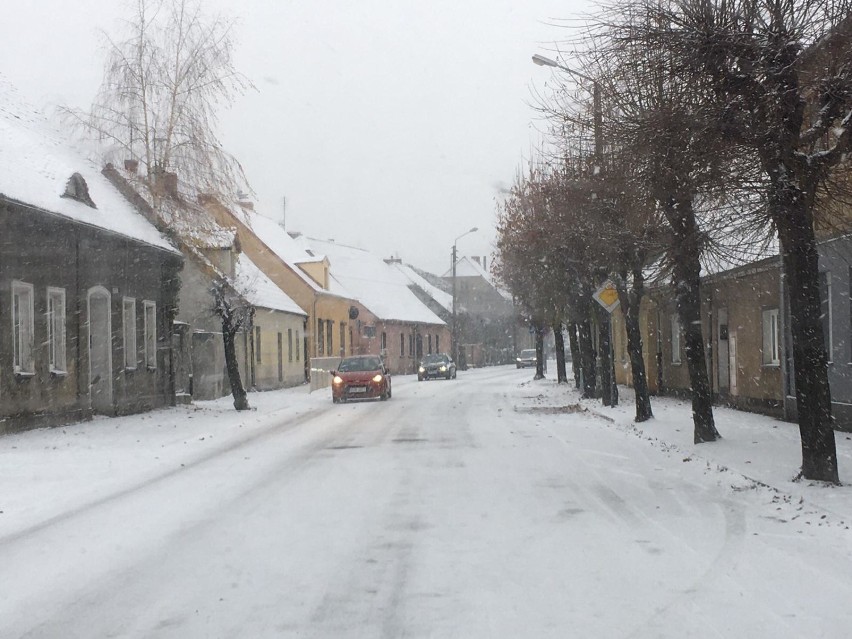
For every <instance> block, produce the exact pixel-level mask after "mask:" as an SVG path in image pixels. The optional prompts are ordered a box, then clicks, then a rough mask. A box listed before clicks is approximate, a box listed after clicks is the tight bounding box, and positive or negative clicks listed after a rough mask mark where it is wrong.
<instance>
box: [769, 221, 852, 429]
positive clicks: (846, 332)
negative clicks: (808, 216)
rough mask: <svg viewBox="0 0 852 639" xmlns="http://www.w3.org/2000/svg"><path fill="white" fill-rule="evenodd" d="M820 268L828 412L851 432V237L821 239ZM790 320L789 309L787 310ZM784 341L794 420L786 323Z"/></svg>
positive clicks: (788, 399)
mask: <svg viewBox="0 0 852 639" xmlns="http://www.w3.org/2000/svg"><path fill="white" fill-rule="evenodd" d="M817 250H818V252H819V269H820V272H821V273H823V274H824V277H825V278H826V282H828V283H830V287H829V290H828V292H827V293H828V295H827V297H828V300H827V301H828V304H827V306H825V307H824V308H826V309H827V310H828V309H830V310H828V312H829V317H828V319H827V321H826V323H825V324H824V325H828V326H830V336H829V338H828V339H827V342H828V343H827V344H826V350H827V351H828V359H829V363H828V381H829V384H830V385H831V411H832V415H833V416H834V420H835V427H836V428H837V429H838V430H842V431H846V432H852V302H850V300H852V236H849V235H846V236H841V237H837V238H834V239H831V240H826V241H823V242H821V243H820V244H819V245H818V246H817ZM786 318H787V320H788V322H789V309H787V310H786ZM785 340H786V343H787V345H788V354H787V363H788V367H789V371H790V372H789V374H788V376H787V388H786V397H785V399H786V404H787V413H788V416H789V417H790V418H791V419H796V397H795V395H796V390H795V374H794V369H793V357H792V350H791V349H790V340H791V337H790V331H789V324H787V327H786V331H785Z"/></svg>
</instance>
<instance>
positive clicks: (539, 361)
mask: <svg viewBox="0 0 852 639" xmlns="http://www.w3.org/2000/svg"><path fill="white" fill-rule="evenodd" d="M544 326H545V325H544V323H543V322H534V323H533V327H534V329H535V377H534V378H533V379H544Z"/></svg>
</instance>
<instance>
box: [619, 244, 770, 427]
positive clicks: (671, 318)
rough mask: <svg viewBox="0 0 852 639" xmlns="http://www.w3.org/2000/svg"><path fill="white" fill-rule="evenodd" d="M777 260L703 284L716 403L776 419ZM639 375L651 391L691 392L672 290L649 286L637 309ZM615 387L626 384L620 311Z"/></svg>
mask: <svg viewBox="0 0 852 639" xmlns="http://www.w3.org/2000/svg"><path fill="white" fill-rule="evenodd" d="M781 295H782V291H781V269H780V258H779V257H778V255H777V254H776V255H768V256H767V257H764V258H762V259H759V260H755V261H751V262H746V263H745V264H741V265H738V266H734V267H731V268H725V269H724V270H720V271H714V272H707V273H705V274H704V275H703V276H702V278H701V318H702V327H701V328H702V335H703V338H704V344H705V358H706V362H707V374H708V377H709V381H710V385H711V387H712V389H713V393H714V394H715V396H716V398H717V400H718V401H719V402H721V403H724V404H727V405H730V406H733V407H735V408H740V409H744V410H750V411H755V412H760V413H764V414H768V415H773V416H776V417H781V416H783V414H784V396H783V368H782V363H783V358H784V345H783V339H782V326H783V323H782V316H783V305H782V304H781V299H782V298H781ZM639 318H640V330H641V331H642V345H643V355H644V360H645V370H646V372H647V375H648V385H649V389H650V391H651V392H653V393H668V394H674V395H685V396H686V395H688V394H689V389H690V388H691V384H690V378H689V370H688V367H687V364H686V354H685V350H684V349H685V343H684V338H683V329H682V327H681V325H680V321H679V319H678V315H677V308H676V304H675V299H674V296H673V295H672V294H671V285H670V283H668V282H662V283H660V284H659V285H656V286H653V287H651V289H650V290H649V291H648V294H647V295H646V296H645V298H643V300H642V304H641V306H640V310H639ZM612 320H613V355H614V366H615V370H616V381H617V382H618V383H626V384H630V383H632V377H631V368H630V360H629V355H628V351H627V334H626V331H625V329H624V318H623V314H622V313H621V309H620V308H618V309H616V310H615V311H614V312H613V315H612Z"/></svg>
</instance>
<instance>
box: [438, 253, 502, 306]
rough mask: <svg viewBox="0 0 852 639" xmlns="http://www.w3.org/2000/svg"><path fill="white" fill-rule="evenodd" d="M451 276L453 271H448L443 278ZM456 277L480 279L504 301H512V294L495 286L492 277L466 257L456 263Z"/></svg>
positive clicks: (474, 261)
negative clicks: (491, 287)
mask: <svg viewBox="0 0 852 639" xmlns="http://www.w3.org/2000/svg"><path fill="white" fill-rule="evenodd" d="M452 276H453V269H450V270H448V271H447V272H446V273H444V275H443V277H452ZM456 277H481V278H482V279H484V280H485V281H486V282H488V283H489V284H490V285H491V286H493V287H494V290H496V291H497V292H498V293H499V294H500V295H501V296H503V298H504V299H506V300H508V301H509V302H511V301H512V294H511V293H510V292H509V291H507V290H506V289H503V288H500V287H499V286H497V283H496V282H495V281H494V277H493V276H492V275H491V273H489V272H488V271H486V270H485V269H484V268H482V265H481V264H480V263H479V262H477V261H476V260H472V259H470V258H469V257H467V256H465V257H462V258H460V259H459V260H458V261H457V262H456Z"/></svg>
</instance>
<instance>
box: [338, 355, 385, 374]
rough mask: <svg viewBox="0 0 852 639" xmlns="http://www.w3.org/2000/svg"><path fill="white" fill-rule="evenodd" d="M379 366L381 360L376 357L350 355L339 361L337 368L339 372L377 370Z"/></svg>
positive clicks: (380, 365)
mask: <svg viewBox="0 0 852 639" xmlns="http://www.w3.org/2000/svg"><path fill="white" fill-rule="evenodd" d="M381 367H382V361H381V360H380V359H379V358H378V357H350V358H348V359H344V360H343V361H342V362H340V366H338V367H337V370H338V371H340V372H341V373H357V372H360V371H377V370H379V369H381Z"/></svg>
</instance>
